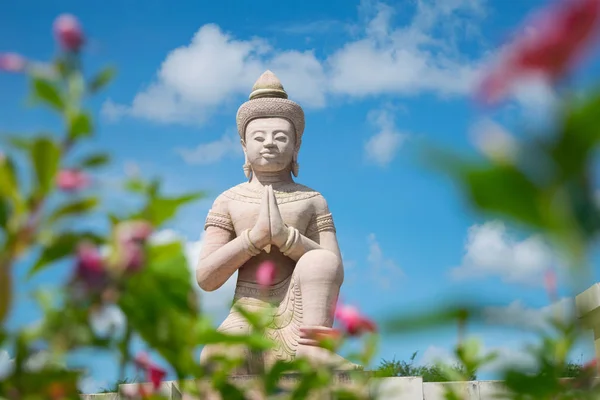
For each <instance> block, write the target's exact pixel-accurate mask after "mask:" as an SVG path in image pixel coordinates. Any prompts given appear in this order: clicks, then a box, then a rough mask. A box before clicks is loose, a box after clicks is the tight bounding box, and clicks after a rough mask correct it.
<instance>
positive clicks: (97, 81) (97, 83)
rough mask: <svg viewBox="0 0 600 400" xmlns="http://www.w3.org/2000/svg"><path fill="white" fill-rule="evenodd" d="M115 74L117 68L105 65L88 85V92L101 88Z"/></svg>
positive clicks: (94, 91)
mask: <svg viewBox="0 0 600 400" xmlns="http://www.w3.org/2000/svg"><path fill="white" fill-rule="evenodd" d="M116 74H117V69H116V68H114V67H106V68H104V69H103V70H102V71H100V72H99V73H98V74H97V75H96V76H94V77H93V78H92V79H91V81H90V83H89V85H88V90H89V91H90V93H96V92H98V91H99V90H101V89H102V88H104V87H105V86H106V85H107V84H109V83H110V81H112V80H113V78H114V77H115V75H116Z"/></svg>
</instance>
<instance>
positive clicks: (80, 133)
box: [69, 112, 94, 139]
mask: <svg viewBox="0 0 600 400" xmlns="http://www.w3.org/2000/svg"><path fill="white" fill-rule="evenodd" d="M93 131H94V127H93V125H92V118H91V116H90V115H89V114H88V113H87V112H80V113H78V114H77V115H75V116H74V117H73V118H71V119H70V121H69V138H71V139H77V138H80V137H86V136H90V135H91V134H92V133H93Z"/></svg>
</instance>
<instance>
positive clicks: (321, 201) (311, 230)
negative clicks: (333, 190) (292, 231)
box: [307, 193, 335, 237]
mask: <svg viewBox="0 0 600 400" xmlns="http://www.w3.org/2000/svg"><path fill="white" fill-rule="evenodd" d="M311 204H312V209H313V216H312V219H311V222H310V224H309V226H308V229H307V234H308V235H310V236H314V235H316V234H318V233H320V232H324V231H331V232H334V233H335V224H334V223H333V216H332V215H331V211H329V205H328V204H327V200H325V197H323V195H322V194H320V193H318V195H316V196H314V197H313V198H311ZM310 236H309V237H310Z"/></svg>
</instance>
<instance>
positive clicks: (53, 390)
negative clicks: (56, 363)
mask: <svg viewBox="0 0 600 400" xmlns="http://www.w3.org/2000/svg"><path fill="white" fill-rule="evenodd" d="M48 395H49V398H50V399H52V400H61V399H64V398H67V390H66V388H65V385H64V384H63V383H60V382H52V383H50V386H48Z"/></svg>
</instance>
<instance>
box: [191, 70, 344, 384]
mask: <svg viewBox="0 0 600 400" xmlns="http://www.w3.org/2000/svg"><path fill="white" fill-rule="evenodd" d="M287 97H288V96H287V93H286V92H285V91H284V89H283V86H282V85H281V83H280V81H279V79H278V78H277V77H276V76H275V75H274V74H273V73H272V72H271V71H266V72H265V73H264V74H263V75H262V76H261V77H260V78H259V79H258V81H257V82H256V83H255V84H254V87H253V88H252V93H251V94H250V98H249V100H248V101H247V102H245V103H244V104H242V106H241V107H240V108H239V110H238V113H237V128H238V132H239V135H240V139H241V144H242V147H243V149H244V153H245V156H246V162H245V164H244V166H243V168H244V172H245V174H246V177H247V178H248V182H244V183H242V184H239V185H237V186H234V187H232V188H231V189H228V190H226V191H225V192H223V193H222V194H221V195H219V196H218V197H217V199H216V200H215V201H214V204H213V205H212V208H211V210H210V211H209V212H208V216H207V218H206V224H205V230H206V234H205V237H204V243H203V246H202V251H201V254H200V260H199V262H198V265H197V269H196V278H197V280H198V284H199V285H200V287H201V288H202V289H203V290H206V291H212V290H216V289H218V288H219V287H221V286H222V285H223V284H224V283H225V282H226V281H227V280H228V279H229V278H230V277H231V276H232V275H233V274H234V273H235V271H238V280H237V286H236V290H235V296H234V299H233V301H234V303H235V304H237V305H239V306H243V307H245V308H246V309H250V310H253V309H254V310H257V309H259V308H261V307H265V306H267V305H268V304H269V303H270V304H271V305H274V306H275V308H276V311H275V312H274V315H273V323H272V327H271V328H270V329H269V331H268V334H269V335H270V337H271V338H273V339H274V340H275V342H276V343H277V348H276V349H275V351H274V352H272V353H270V354H268V355H267V356H266V357H265V359H260V360H257V359H256V356H255V355H252V354H249V352H246V353H243V355H244V356H246V357H247V359H248V362H247V364H246V365H245V366H244V367H243V368H242V370H240V371H238V373H240V374H252V373H255V372H257V368H261V367H260V365H261V363H266V364H267V365H268V364H270V363H272V362H274V360H276V359H283V360H292V359H294V358H295V357H299V356H304V357H307V358H308V359H309V360H312V361H315V362H319V363H328V364H335V365H341V364H345V365H346V367H347V366H349V365H350V364H348V362H347V361H346V360H344V359H343V358H342V357H340V356H338V355H335V354H333V353H331V352H329V351H328V350H325V349H323V348H320V347H318V346H317V345H316V344H317V342H316V341H315V340H314V339H312V338H314V334H315V333H327V332H330V331H331V326H332V325H333V313H334V308H335V304H336V302H337V298H338V294H339V290H340V286H341V284H342V281H343V277H344V271H343V267H342V259H341V255H340V250H339V247H338V242H337V237H336V231H335V227H334V223H333V219H332V216H331V213H330V212H329V209H328V206H327V203H326V201H325V199H324V198H323V196H321V194H320V193H318V192H316V191H314V190H312V189H310V188H308V187H306V186H303V185H300V184H298V183H295V182H294V181H293V179H292V175H293V176H296V177H297V176H298V151H299V150H300V145H301V143H302V134H303V132H304V112H303V110H302V108H301V107H300V106H299V105H298V104H296V103H295V102H293V101H291V100H288V99H287ZM265 261H271V262H273V263H274V264H275V265H276V275H275V280H274V282H275V283H274V284H273V285H272V286H271V287H270V288H268V290H264V288H261V287H260V286H259V285H258V283H257V281H256V272H257V270H258V268H259V266H260V265H261V264H262V263H264V262H265ZM249 329H250V327H249V325H248V323H247V322H246V320H245V319H244V318H243V317H242V316H241V315H240V314H239V312H237V311H236V310H235V309H233V308H232V311H231V312H230V314H229V316H228V317H227V318H226V319H225V321H224V322H223V323H222V325H221V326H220V327H219V330H220V331H222V332H226V333H229V334H236V333H237V334H243V333H247V332H248V331H249ZM223 350H224V349H223V348H220V347H219V346H206V347H205V348H204V349H203V351H202V355H201V362H202V363H207V362H209V359H210V357H211V356H213V355H215V354H218V353H219V352H220V351H223ZM238 350H239V351H242V352H243V351H245V350H243V349H238ZM226 351H227V354H231V349H229V348H228V349H227V350H226ZM263 365H264V364H263ZM257 366H258V367H257ZM343 368H344V367H343Z"/></svg>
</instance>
